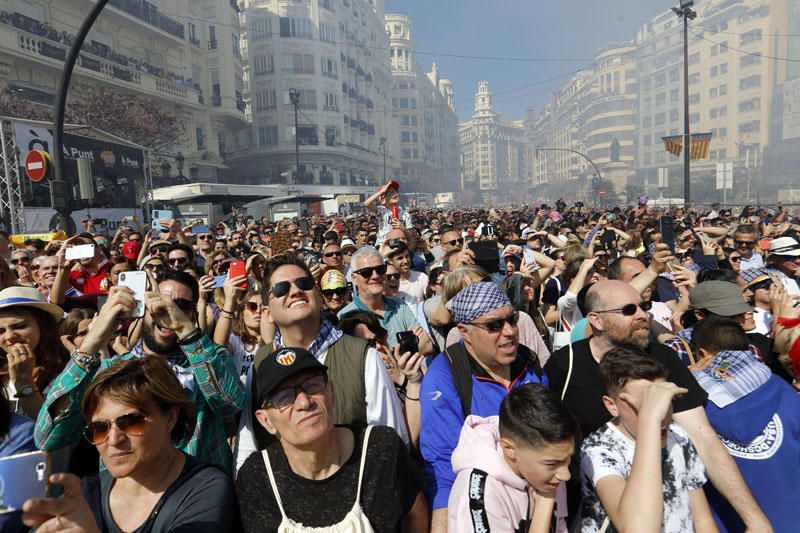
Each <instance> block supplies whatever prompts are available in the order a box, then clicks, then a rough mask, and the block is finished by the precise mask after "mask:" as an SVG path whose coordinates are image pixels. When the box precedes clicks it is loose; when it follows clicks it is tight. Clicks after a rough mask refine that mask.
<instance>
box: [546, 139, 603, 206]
mask: <svg viewBox="0 0 800 533" xmlns="http://www.w3.org/2000/svg"><path fill="white" fill-rule="evenodd" d="M539 152H570V153H573V154H578V155H579V156H581V157H582V158H584V159H585V160H587V161H588V162H589V163H591V165H592V167H594V172H595V174H596V175H597V178H596V179H595V180H594V182H595V183H594V186H593V187H592V188H593V189H594V203H595V204H598V205H599V197H598V195H599V190H600V183H601V182H602V181H603V178H602V176H600V169H599V168H597V165H595V164H594V161H592V160H591V159H589V156H588V155H586V154H584V153H583V152H579V151H577V150H570V149H569V148H537V149H536V153H539Z"/></svg>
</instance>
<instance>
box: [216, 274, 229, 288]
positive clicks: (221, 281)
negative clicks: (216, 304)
mask: <svg viewBox="0 0 800 533" xmlns="http://www.w3.org/2000/svg"><path fill="white" fill-rule="evenodd" d="M226 279H228V276H227V274H223V275H221V276H214V288H215V289H221V288H222V286H223V285H225V280H226Z"/></svg>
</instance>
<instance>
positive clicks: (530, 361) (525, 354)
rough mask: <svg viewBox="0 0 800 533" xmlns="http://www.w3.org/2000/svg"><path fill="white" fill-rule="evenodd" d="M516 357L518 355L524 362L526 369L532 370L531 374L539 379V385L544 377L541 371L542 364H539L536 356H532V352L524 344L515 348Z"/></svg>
mask: <svg viewBox="0 0 800 533" xmlns="http://www.w3.org/2000/svg"><path fill="white" fill-rule="evenodd" d="M517 355H519V356H520V357H521V358H522V360H523V361H525V363H526V364H527V365H528V368H530V369H531V370H533V373H534V374H536V377H537V378H539V383H541V382H542V378H543V376H544V371H543V370H542V364H541V363H540V362H539V358H538V357H536V354H534V353H533V351H532V350H531V349H530V348H528V347H527V346H525V345H524V344H520V345H519V346H518V347H517Z"/></svg>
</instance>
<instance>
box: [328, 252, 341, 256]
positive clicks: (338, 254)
mask: <svg viewBox="0 0 800 533" xmlns="http://www.w3.org/2000/svg"><path fill="white" fill-rule="evenodd" d="M324 255H325V257H342V252H326V253H325V254H324Z"/></svg>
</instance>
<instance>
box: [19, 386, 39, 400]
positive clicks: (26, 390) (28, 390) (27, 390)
mask: <svg viewBox="0 0 800 533" xmlns="http://www.w3.org/2000/svg"><path fill="white" fill-rule="evenodd" d="M36 392H37V389H36V387H35V386H34V385H23V386H22V388H20V389H17V392H16V394H14V398H28V397H29V396H33V395H34V394H36Z"/></svg>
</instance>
